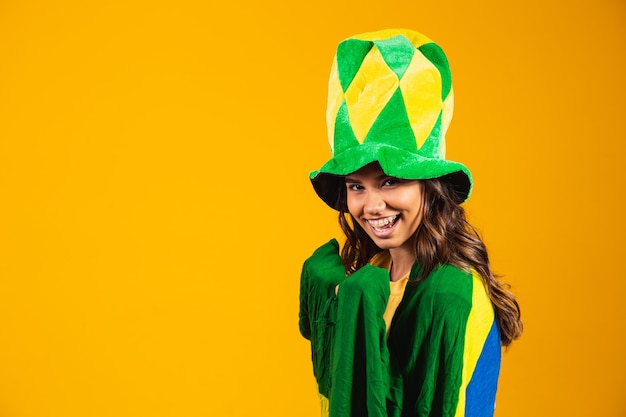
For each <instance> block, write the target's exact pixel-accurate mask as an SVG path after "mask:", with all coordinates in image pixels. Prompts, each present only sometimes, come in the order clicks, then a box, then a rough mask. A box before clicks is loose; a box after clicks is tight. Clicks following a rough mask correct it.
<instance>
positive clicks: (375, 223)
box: [367, 215, 398, 229]
mask: <svg viewBox="0 0 626 417" xmlns="http://www.w3.org/2000/svg"><path fill="white" fill-rule="evenodd" d="M397 218H398V215H395V216H389V217H384V218H382V219H369V220H367V222H368V223H369V225H370V226H372V227H374V228H376V229H383V228H386V227H387V226H389V225H392V224H393V222H395V221H396V219H397Z"/></svg>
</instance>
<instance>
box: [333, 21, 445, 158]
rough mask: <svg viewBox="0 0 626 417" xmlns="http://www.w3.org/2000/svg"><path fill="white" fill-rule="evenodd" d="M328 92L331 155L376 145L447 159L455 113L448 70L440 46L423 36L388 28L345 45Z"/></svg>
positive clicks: (352, 40) (349, 40)
mask: <svg viewBox="0 0 626 417" xmlns="http://www.w3.org/2000/svg"><path fill="white" fill-rule="evenodd" d="M328 91H329V93H328V107H327V126H328V139H329V142H330V146H331V150H332V153H333V155H337V154H339V153H341V152H343V151H345V150H347V149H349V148H352V147H355V146H361V145H364V144H378V145H383V146H391V147H395V148H399V149H403V150H406V151H410V152H415V153H418V154H420V155H422V156H424V157H427V158H435V159H443V158H444V156H445V133H446V131H447V128H448V125H449V123H450V120H451V118H452V110H453V90H452V82H451V76H450V69H449V65H448V61H447V59H446V56H445V54H444V53H443V51H442V50H441V48H440V47H439V46H438V45H436V44H435V43H433V42H432V41H431V40H430V39H428V38H427V37H425V36H424V35H421V34H419V33H417V32H414V31H410V30H405V29H390V30H384V31H378V32H370V33H365V34H361V35H357V36H355V37H352V38H349V39H346V40H344V41H342V42H341V43H340V44H339V46H338V48H337V52H336V55H335V59H334V61H333V66H332V69H331V74H330V80H329V90H328Z"/></svg>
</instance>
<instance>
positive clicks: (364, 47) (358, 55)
mask: <svg viewBox="0 0 626 417" xmlns="http://www.w3.org/2000/svg"><path fill="white" fill-rule="evenodd" d="M370 49H372V42H368V41H361V40H358V39H348V40H346V41H344V42H342V43H341V44H339V46H338V52H337V63H338V65H337V66H338V69H339V73H338V74H337V75H338V76H339V81H340V82H341V87H342V89H343V91H346V90H347V89H348V86H349V85H350V83H351V82H352V80H353V79H354V76H355V75H356V73H357V71H358V70H359V68H360V67H361V63H362V62H363V59H364V58H365V56H366V55H367V53H368V52H369V51H370Z"/></svg>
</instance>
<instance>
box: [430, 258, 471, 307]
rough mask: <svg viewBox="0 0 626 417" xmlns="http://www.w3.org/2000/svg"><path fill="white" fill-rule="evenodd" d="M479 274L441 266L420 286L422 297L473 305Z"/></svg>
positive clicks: (449, 265) (448, 265) (453, 266)
mask: <svg viewBox="0 0 626 417" xmlns="http://www.w3.org/2000/svg"><path fill="white" fill-rule="evenodd" d="M476 276H477V274H476V272H475V271H473V270H470V269H463V268H460V267H457V266H455V265H451V264H445V265H440V266H438V267H437V268H435V269H433V271H432V272H431V273H430V274H429V275H428V277H426V279H424V280H423V281H422V282H420V283H419V284H418V287H421V288H420V290H421V291H420V292H422V295H425V296H431V297H433V298H436V299H446V300H448V301H451V302H455V301H458V302H463V301H466V302H468V303H471V300H472V293H473V289H474V285H475V278H476Z"/></svg>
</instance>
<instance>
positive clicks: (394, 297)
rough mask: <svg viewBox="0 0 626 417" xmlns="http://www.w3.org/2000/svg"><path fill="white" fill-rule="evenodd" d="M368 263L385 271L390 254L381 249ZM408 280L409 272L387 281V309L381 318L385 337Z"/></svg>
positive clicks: (387, 268) (389, 260)
mask: <svg viewBox="0 0 626 417" xmlns="http://www.w3.org/2000/svg"><path fill="white" fill-rule="evenodd" d="M370 264H371V265H374V266H378V267H380V268H385V269H386V270H387V271H389V270H390V269H391V256H390V255H389V252H388V251H382V252H379V253H377V254H376V255H374V256H373V257H372V259H371V260H370ZM408 281H409V273H408V272H407V274H406V275H405V276H403V277H402V278H400V279H399V280H397V281H389V288H390V292H389V301H388V302H387V309H386V310H385V314H384V315H383V318H384V319H385V324H386V325H387V337H389V327H390V326H391V319H393V315H394V314H395V312H396V309H397V308H398V305H399V304H400V301H402V297H403V296H404V289H405V288H406V283H407V282H408Z"/></svg>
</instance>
